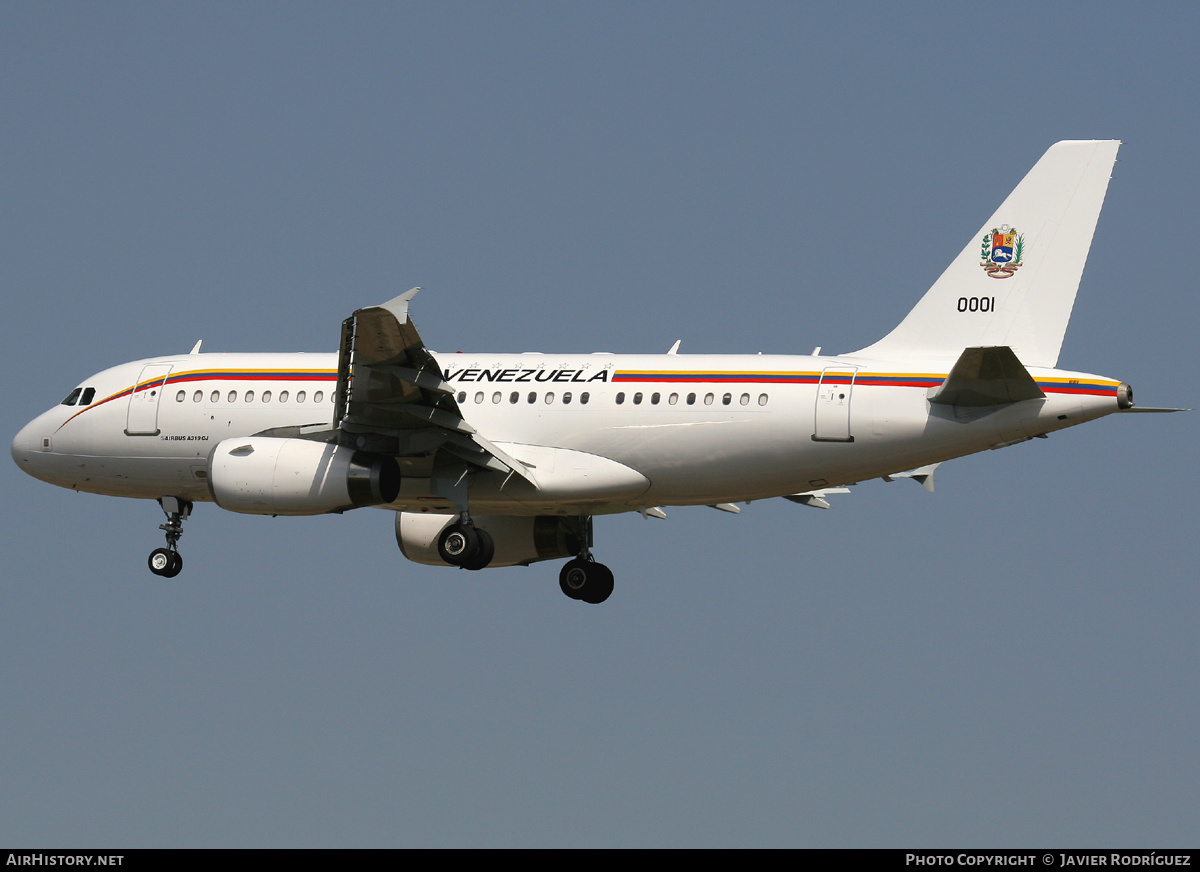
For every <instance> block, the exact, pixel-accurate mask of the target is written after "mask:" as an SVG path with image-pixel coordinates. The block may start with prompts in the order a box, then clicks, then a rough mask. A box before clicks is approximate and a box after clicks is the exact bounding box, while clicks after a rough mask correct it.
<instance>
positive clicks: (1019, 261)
mask: <svg viewBox="0 0 1200 872" xmlns="http://www.w3.org/2000/svg"><path fill="white" fill-rule="evenodd" d="M1120 145H1121V143H1120V142H1118V141H1116V140H1106V141H1064V142H1059V143H1055V144H1054V145H1052V146H1050V149H1049V151H1047V152H1046V153H1045V154H1044V155H1042V159H1041V160H1039V161H1038V162H1037V163H1036V164H1034V167H1033V169H1031V170H1030V171H1029V174H1028V175H1026V176H1025V178H1024V179H1022V180H1021V183H1020V184H1019V185H1017V187H1016V188H1015V189H1014V190H1013V192H1012V193H1011V194H1009V195H1008V198H1007V199H1006V200H1005V201H1004V202H1003V203H1002V204H1001V206H1000V208H999V209H997V210H996V212H995V214H993V215H992V217H991V218H989V219H988V222H987V223H986V224H984V225H983V227H981V228H980V230H979V232H978V233H976V234H975V237H974V239H972V240H971V241H970V242H968V243H967V247H966V248H964V249H963V250H962V253H961V254H959V255H958V257H956V258H955V259H954V260H953V261H952V262H951V264H950V266H948V267H947V268H946V271H945V272H944V273H942V275H941V278H939V279H938V280H937V281H936V282H935V283H934V285H933V287H932V288H930V289H929V290H928V291H927V292H926V293H925V296H924V297H922V298H921V300H920V302H918V303H917V305H916V306H915V307H913V310H912V311H911V312H909V313H908V315H907V316H906V317H905V319H904V320H903V321H901V322H900V324H899V325H898V326H897V327H896V329H894V330H893V331H892V332H891V333H889V334H888V335H887V336H885V337H883V339H881V340H879V341H878V342H876V343H875V344H874V345H871V346H868V347H867V348H864V349H862V350H861V351H856V352H854V354H853V355H850V356H855V357H858V356H862V357H874V358H887V359H891V358H939V357H947V358H957V357H958V356H959V355H960V354H962V351H963V349H964V348H969V347H979V346H989V345H1007V346H1010V347H1011V348H1012V350H1013V351H1014V352H1015V353H1016V355H1017V357H1018V358H1020V360H1021V362H1022V363H1024V364H1025V365H1027V366H1047V367H1052V366H1054V365H1055V364H1056V363H1057V362H1058V352H1059V350H1060V349H1061V348H1062V341H1063V335H1064V334H1065V333H1066V330H1067V322H1068V321H1069V320H1070V318H1071V307H1072V306H1074V304H1075V292H1076V291H1077V290H1078V289H1079V278H1080V276H1081V275H1082V274H1083V265H1084V263H1085V262H1086V261H1087V256H1088V249H1090V248H1091V245H1092V233H1093V232H1094V231H1095V229H1096V220H1097V219H1098V218H1099V217H1100V207H1101V206H1102V205H1104V194H1105V192H1106V191H1107V190H1108V180H1109V177H1110V176H1111V174H1112V167H1113V163H1114V162H1115V161H1116V159H1117V148H1118V147H1119V146H1120Z"/></svg>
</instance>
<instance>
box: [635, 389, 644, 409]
mask: <svg viewBox="0 0 1200 872" xmlns="http://www.w3.org/2000/svg"><path fill="white" fill-rule="evenodd" d="M633 404H634V405H635V406H640V405H641V404H642V392H641V391H638V392H637V393H636V394H634V395H633Z"/></svg>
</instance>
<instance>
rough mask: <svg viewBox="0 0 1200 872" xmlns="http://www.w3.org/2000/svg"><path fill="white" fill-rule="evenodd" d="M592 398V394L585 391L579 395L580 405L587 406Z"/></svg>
mask: <svg viewBox="0 0 1200 872" xmlns="http://www.w3.org/2000/svg"><path fill="white" fill-rule="evenodd" d="M591 397H592V395H591V394H589V393H588V392H587V391H584V392H583V393H582V394H580V395H579V403H580V405H583V406H586V405H587V402H588V400H589V399H591Z"/></svg>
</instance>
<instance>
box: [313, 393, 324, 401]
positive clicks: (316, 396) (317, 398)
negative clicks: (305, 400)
mask: <svg viewBox="0 0 1200 872" xmlns="http://www.w3.org/2000/svg"><path fill="white" fill-rule="evenodd" d="M323 399H325V394H324V393H322V392H321V391H317V392H316V393H315V394H313V402H314V403H319V402H321V400H323Z"/></svg>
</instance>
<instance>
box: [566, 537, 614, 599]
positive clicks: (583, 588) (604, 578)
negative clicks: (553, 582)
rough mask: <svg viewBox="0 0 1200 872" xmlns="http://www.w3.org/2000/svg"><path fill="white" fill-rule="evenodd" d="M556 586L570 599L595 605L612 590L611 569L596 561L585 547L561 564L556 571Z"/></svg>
mask: <svg viewBox="0 0 1200 872" xmlns="http://www.w3.org/2000/svg"><path fill="white" fill-rule="evenodd" d="M558 586H559V587H560V588H561V589H562V592H563V593H565V594H566V595H567V596H569V597H570V598H571V599H574V600H582V601H583V602H585V603H592V604H593V605H596V604H598V603H602V602H604V601H605V600H606V599H608V597H609V595H610V594H611V593H612V592H613V574H612V570H611V569H609V568H608V567H607V566H605V565H604V564H603V563H597V562H596V561H595V559H594V558H593V557H592V555H591V552H590V551H588V550H586V549H585V550H583V551H581V552H580V553H579V556H578V557H576V558H574V559H573V560H568V561H567V562H566V564H565V565H564V566H563V568H562V570H561V571H560V572H559V573H558Z"/></svg>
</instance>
